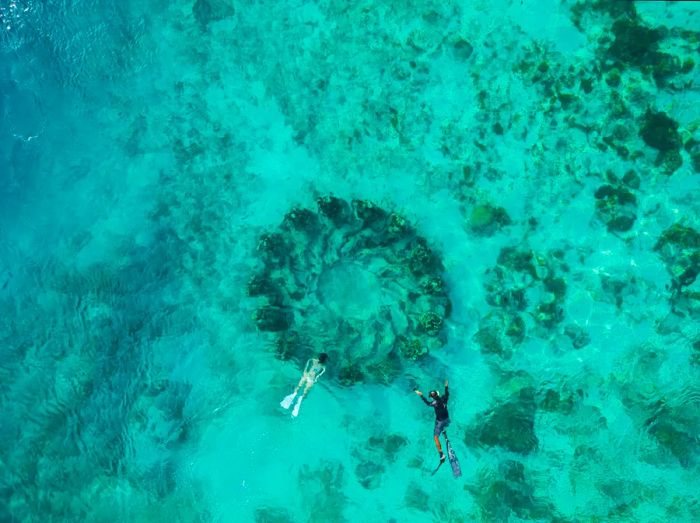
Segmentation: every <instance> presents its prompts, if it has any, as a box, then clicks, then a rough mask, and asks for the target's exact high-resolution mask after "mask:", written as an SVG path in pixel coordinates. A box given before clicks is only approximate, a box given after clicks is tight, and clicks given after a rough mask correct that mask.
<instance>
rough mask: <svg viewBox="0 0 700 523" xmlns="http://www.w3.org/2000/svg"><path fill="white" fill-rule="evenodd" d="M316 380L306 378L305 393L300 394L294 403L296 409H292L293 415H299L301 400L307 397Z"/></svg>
mask: <svg viewBox="0 0 700 523" xmlns="http://www.w3.org/2000/svg"><path fill="white" fill-rule="evenodd" d="M313 384H314V382H313V381H312V380H306V387H304V393H303V394H302V395H301V396H299V399H298V400H297V402H296V404H295V405H294V410H293V411H292V416H293V417H295V418H296V417H297V416H298V415H299V407H301V402H302V401H303V399H304V398H305V397H306V395H307V394H308V393H309V390H310V389H311V387H312V386H313Z"/></svg>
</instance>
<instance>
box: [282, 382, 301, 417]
mask: <svg viewBox="0 0 700 523" xmlns="http://www.w3.org/2000/svg"><path fill="white" fill-rule="evenodd" d="M305 380H306V377H305V376H302V377H301V379H300V380H299V383H297V386H296V387H294V392H292V393H291V394H289V395H287V396H285V397H284V399H283V400H282V401H280V405H281V406H282V407H283V408H285V409H288V408H289V407H291V406H292V402H293V401H294V398H295V397H296V395H297V393H298V392H299V389H300V388H301V384H302V383H304V381H305Z"/></svg>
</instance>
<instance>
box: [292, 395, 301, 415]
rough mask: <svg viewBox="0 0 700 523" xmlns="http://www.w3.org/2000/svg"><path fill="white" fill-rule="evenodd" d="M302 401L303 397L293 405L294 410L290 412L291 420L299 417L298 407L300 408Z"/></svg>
mask: <svg viewBox="0 0 700 523" xmlns="http://www.w3.org/2000/svg"><path fill="white" fill-rule="evenodd" d="M303 399H304V396H300V397H299V399H298V400H297V402H296V405H294V410H293V411H292V417H293V418H296V417H297V416H298V415H299V407H301V400H303Z"/></svg>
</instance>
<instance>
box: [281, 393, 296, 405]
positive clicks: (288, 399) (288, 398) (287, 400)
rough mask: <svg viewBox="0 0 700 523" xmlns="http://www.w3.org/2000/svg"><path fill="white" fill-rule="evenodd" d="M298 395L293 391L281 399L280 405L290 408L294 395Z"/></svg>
mask: <svg viewBox="0 0 700 523" xmlns="http://www.w3.org/2000/svg"><path fill="white" fill-rule="evenodd" d="M296 395H297V393H296V392H292V393H291V394H289V395H288V396H285V397H284V399H283V400H282V401H280V405H282V407H283V408H285V409H288V408H289V407H291V406H292V402H293V401H294V397H295V396H296Z"/></svg>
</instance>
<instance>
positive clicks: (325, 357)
mask: <svg viewBox="0 0 700 523" xmlns="http://www.w3.org/2000/svg"><path fill="white" fill-rule="evenodd" d="M326 360H328V354H326V353H325V352H322V353H321V354H319V355H318V362H319V363H326Z"/></svg>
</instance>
